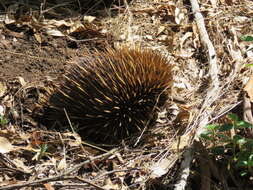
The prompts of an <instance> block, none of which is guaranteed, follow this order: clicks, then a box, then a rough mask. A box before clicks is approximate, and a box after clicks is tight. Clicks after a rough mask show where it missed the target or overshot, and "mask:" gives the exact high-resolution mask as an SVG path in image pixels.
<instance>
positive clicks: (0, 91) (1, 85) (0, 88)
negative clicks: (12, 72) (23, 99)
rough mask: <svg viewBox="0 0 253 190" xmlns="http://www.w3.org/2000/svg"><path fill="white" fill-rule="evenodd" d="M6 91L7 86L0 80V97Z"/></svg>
mask: <svg viewBox="0 0 253 190" xmlns="http://www.w3.org/2000/svg"><path fill="white" fill-rule="evenodd" d="M6 91H7V86H6V84H5V83H4V82H3V81H0V97H2V96H3V95H4V94H5V92H6Z"/></svg>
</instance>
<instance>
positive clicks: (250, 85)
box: [244, 75, 253, 102]
mask: <svg viewBox="0 0 253 190" xmlns="http://www.w3.org/2000/svg"><path fill="white" fill-rule="evenodd" d="M244 90H245V91H246V92H247V94H248V96H249V98H250V101H251V102H253V75H251V77H250V79H249V81H248V82H247V84H246V86H245V87H244Z"/></svg>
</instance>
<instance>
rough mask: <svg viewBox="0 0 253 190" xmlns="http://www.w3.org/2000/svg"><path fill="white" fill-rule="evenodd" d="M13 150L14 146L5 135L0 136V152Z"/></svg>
mask: <svg viewBox="0 0 253 190" xmlns="http://www.w3.org/2000/svg"><path fill="white" fill-rule="evenodd" d="M12 150H14V147H13V146H12V144H11V143H10V141H9V140H8V139H7V138H5V137H0V153H3V154H4V153H8V152H10V151H12Z"/></svg>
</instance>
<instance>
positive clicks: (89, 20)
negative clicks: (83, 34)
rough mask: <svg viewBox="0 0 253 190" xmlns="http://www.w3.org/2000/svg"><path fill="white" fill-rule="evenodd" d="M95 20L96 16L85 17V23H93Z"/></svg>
mask: <svg viewBox="0 0 253 190" xmlns="http://www.w3.org/2000/svg"><path fill="white" fill-rule="evenodd" d="M95 19H96V17H94V16H84V17H83V21H84V22H85V23H92V22H93V21H94V20H95Z"/></svg>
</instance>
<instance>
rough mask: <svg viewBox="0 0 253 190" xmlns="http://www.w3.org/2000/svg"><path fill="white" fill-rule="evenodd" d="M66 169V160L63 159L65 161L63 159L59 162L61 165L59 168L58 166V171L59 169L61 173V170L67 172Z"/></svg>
mask: <svg viewBox="0 0 253 190" xmlns="http://www.w3.org/2000/svg"><path fill="white" fill-rule="evenodd" d="M66 168H67V163H66V159H65V158H63V159H61V161H60V162H59V164H58V166H57V169H58V170H59V171H61V170H65V169H66Z"/></svg>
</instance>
